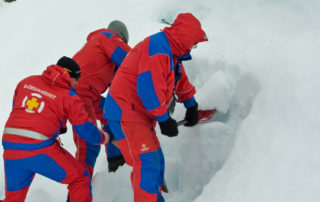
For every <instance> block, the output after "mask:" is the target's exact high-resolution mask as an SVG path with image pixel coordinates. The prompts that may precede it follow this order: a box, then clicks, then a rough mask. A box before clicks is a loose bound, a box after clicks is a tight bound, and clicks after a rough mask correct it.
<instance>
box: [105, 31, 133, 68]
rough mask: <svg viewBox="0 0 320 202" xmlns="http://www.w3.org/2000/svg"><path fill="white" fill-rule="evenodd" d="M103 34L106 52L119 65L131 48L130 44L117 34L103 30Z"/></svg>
mask: <svg viewBox="0 0 320 202" xmlns="http://www.w3.org/2000/svg"><path fill="white" fill-rule="evenodd" d="M106 33H107V34H106ZM101 35H102V36H100V41H101V44H102V48H103V51H104V53H105V54H106V55H107V56H108V58H110V60H111V61H112V62H113V63H114V64H115V65H116V66H118V67H119V66H120V65H121V63H122V61H123V60H124V58H125V57H126V56H127V54H128V52H129V51H130V50H131V48H130V46H129V45H128V44H126V43H125V42H124V41H122V39H121V38H120V37H119V36H117V35H115V34H113V35H112V33H109V32H102V33H101Z"/></svg>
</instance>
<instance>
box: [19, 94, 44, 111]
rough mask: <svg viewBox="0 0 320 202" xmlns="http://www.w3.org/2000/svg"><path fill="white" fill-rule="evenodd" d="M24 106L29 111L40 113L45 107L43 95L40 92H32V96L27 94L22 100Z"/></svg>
mask: <svg viewBox="0 0 320 202" xmlns="http://www.w3.org/2000/svg"><path fill="white" fill-rule="evenodd" d="M22 107H23V108H25V110H26V112H28V113H36V112H38V113H40V112H41V111H42V110H43V108H44V101H43V100H42V96H41V95H40V94H38V93H31V96H26V97H25V98H24V99H23V101H22Z"/></svg>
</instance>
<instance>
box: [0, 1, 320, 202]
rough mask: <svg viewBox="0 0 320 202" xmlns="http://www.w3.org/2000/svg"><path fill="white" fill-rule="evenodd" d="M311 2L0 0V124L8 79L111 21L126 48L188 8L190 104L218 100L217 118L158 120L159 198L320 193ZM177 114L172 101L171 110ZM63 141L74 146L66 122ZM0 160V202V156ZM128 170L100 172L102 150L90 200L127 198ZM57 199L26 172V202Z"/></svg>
mask: <svg viewBox="0 0 320 202" xmlns="http://www.w3.org/2000/svg"><path fill="white" fill-rule="evenodd" d="M319 9H320V3H319V2H316V1H313V0H306V1H304V2H299V1H298V0H281V1H267V0H243V1H241V2H238V1H236V0H231V1H225V2H222V1H218V0H210V1H209V0H199V1H196V2H194V1H191V0H175V1H172V0H162V1H160V0H159V1H147V0H143V1H129V0H127V1H118V2H112V3H111V2H107V1H103V0H96V1H94V2H93V1H88V0H70V1H63V0H56V1H49V0H33V1H19V0H18V1H16V2H13V3H10V4H8V3H4V2H3V1H0V19H1V20H0V29H1V32H0V55H1V60H0V77H1V78H0V85H1V97H2V99H1V100H0V104H1V106H2V110H1V112H2V113H1V115H0V124H1V128H3V127H4V123H5V121H6V119H7V117H8V116H9V113H10V108H11V106H12V104H11V102H12V95H13V92H14V88H15V87H16V84H17V83H18V82H19V81H20V80H21V79H22V78H24V77H26V76H29V75H32V74H40V73H41V72H42V70H43V69H44V68H45V67H46V66H48V65H50V64H52V63H55V62H56V61H57V60H58V58H60V57H61V56H62V55H67V56H72V55H73V54H74V53H75V52H76V51H77V50H78V49H80V48H81V46H82V45H83V43H84V41H85V39H86V36H87V34H88V33H89V32H90V31H92V30H94V29H98V28H101V27H104V26H107V24H108V23H109V22H110V21H111V20H113V19H120V20H122V21H124V22H125V23H126V24H127V26H128V29H129V32H130V40H129V45H131V46H134V45H135V44H136V43H138V42H139V41H140V40H142V39H143V38H144V37H146V36H148V35H150V34H152V33H155V32H158V31H159V30H160V29H161V28H163V27H164V26H165V25H164V24H160V23H159V22H160V20H161V18H166V19H167V20H168V21H169V22H172V21H173V20H174V18H175V16H176V14H177V13H178V12H193V13H194V14H195V15H196V16H197V17H199V19H200V20H201V22H202V24H203V27H204V30H205V31H206V33H207V35H208V38H209V42H208V43H202V44H199V45H198V48H197V49H194V50H193V51H192V56H193V60H192V61H190V62H186V63H185V67H186V71H187V72H188V74H189V78H190V80H191V81H192V83H193V84H194V85H195V86H196V88H197V91H198V93H197V95H196V98H197V100H198V102H199V107H200V108H201V109H208V108H217V109H218V111H219V113H220V115H219V117H216V119H217V120H219V121H218V122H217V121H216V122H211V123H207V124H199V125H197V126H195V127H193V128H186V127H181V128H179V132H180V133H179V136H178V137H176V138H168V137H166V136H163V135H161V134H160V133H159V130H158V128H157V132H158V134H159V135H158V137H159V139H160V142H161V144H162V149H163V152H164V154H165V157H166V176H165V178H166V181H167V184H168V187H169V189H170V193H169V194H165V195H164V196H165V198H166V201H174V202H191V201H196V202H211V201H214V202H270V201H272V202H304V201H308V202H316V201H319V200H320V194H319V192H318V189H319V186H320V173H319V170H320V158H319V154H320V147H319V145H318V144H319V142H320V137H319V135H318V134H319V132H318V131H320V125H319V124H318V122H319V120H320V112H319V103H320V96H319V95H318V93H317V89H316V87H318V86H320V80H319V77H320V70H319V68H318V63H319V62H318V59H317V56H318V53H319V49H320V40H319V36H320V29H319V22H320V21H319V20H320V16H319V14H318V11H319ZM184 113H185V110H184V108H183V106H182V105H177V108H176V111H175V114H174V118H175V119H176V120H181V119H183V116H184ZM69 128H70V126H69ZM62 141H63V143H64V145H65V146H64V147H65V148H67V149H68V150H69V151H70V152H71V153H74V151H75V148H74V144H73V142H72V134H71V130H69V131H68V132H67V134H65V135H63V136H62ZM101 151H103V149H102V150H101ZM2 152H3V150H2V148H1V149H0V153H1V154H2ZM1 156H2V155H1ZM0 168H1V169H0V171H1V172H0V185H1V187H0V199H1V198H3V197H4V173H3V161H2V157H1V159H0ZM130 170H131V169H130V168H129V167H128V166H124V167H122V168H121V169H119V170H118V171H117V173H115V174H114V173H112V174H109V173H107V169H106V159H105V154H104V152H101V155H100V156H99V158H98V161H97V164H96V169H95V176H94V179H93V183H92V186H93V194H94V201H113V202H126V201H132V200H133V196H132V190H131V184H130V179H129V176H130ZM66 196H67V190H66V186H65V185H60V184H58V183H56V182H53V181H50V180H47V179H45V178H43V177H41V176H38V175H37V176H36V177H35V179H34V181H33V183H32V185H31V187H30V190H29V193H28V196H27V201H48V202H50V201H54V202H55V201H65V200H66Z"/></svg>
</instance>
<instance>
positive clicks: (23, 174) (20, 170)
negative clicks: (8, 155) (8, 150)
mask: <svg viewBox="0 0 320 202" xmlns="http://www.w3.org/2000/svg"><path fill="white" fill-rule="evenodd" d="M25 163H26V161H25V160H24V159H4V170H5V196H6V198H5V199H4V200H3V202H12V201H15V202H20V201H21V202H23V201H24V200H25V198H26V195H27V192H28V190H29V187H30V184H31V182H32V180H33V177H34V173H33V172H31V171H29V170H27V169H25V168H24V165H25Z"/></svg>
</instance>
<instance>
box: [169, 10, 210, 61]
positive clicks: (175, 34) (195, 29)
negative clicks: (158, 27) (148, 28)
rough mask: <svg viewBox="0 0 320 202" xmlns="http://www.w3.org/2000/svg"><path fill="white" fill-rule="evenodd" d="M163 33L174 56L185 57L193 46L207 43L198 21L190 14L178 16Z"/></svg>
mask: <svg viewBox="0 0 320 202" xmlns="http://www.w3.org/2000/svg"><path fill="white" fill-rule="evenodd" d="M163 31H164V32H165V34H166V35H167V36H168V39H169V42H170V45H171V47H172V52H173V54H174V55H176V56H182V55H185V54H187V53H189V52H190V50H191V48H192V47H193V46H194V45H195V44H197V43H199V42H203V41H208V38H207V36H206V33H205V32H204V31H203V30H202V28H201V24H200V22H199V20H198V19H197V18H195V17H194V16H193V15H192V14H191V13H181V14H179V15H178V17H177V18H176V20H175V21H174V22H173V24H172V25H171V26H170V27H166V28H164V30H163Z"/></svg>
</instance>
